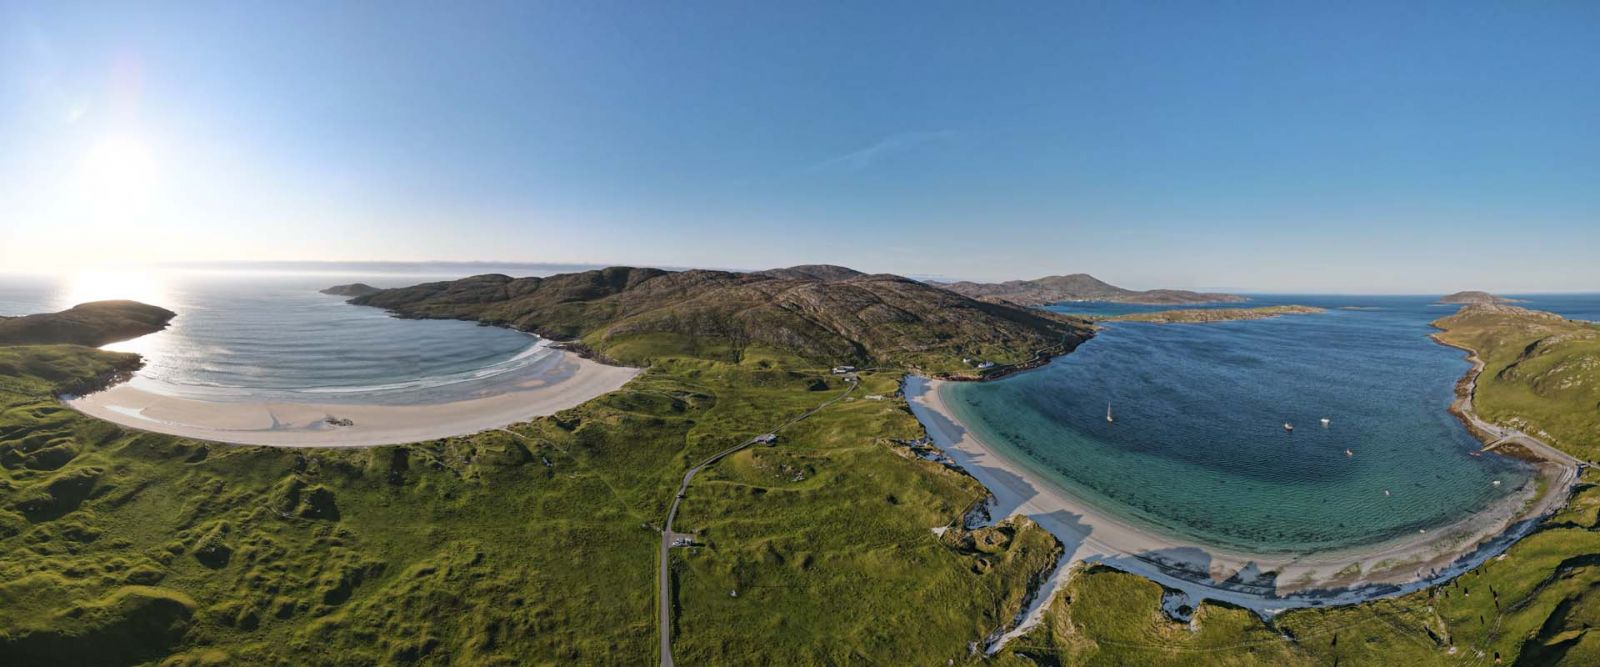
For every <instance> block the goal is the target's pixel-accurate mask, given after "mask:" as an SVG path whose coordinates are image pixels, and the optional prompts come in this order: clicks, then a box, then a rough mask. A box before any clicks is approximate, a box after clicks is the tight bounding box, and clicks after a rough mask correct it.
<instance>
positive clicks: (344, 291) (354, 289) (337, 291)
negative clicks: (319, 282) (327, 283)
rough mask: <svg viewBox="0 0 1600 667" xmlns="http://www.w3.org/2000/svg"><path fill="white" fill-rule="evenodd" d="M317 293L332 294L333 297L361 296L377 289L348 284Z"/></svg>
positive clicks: (365, 285) (363, 285)
mask: <svg viewBox="0 0 1600 667" xmlns="http://www.w3.org/2000/svg"><path fill="white" fill-rule="evenodd" d="M318 291H319V292H322V293H323V294H332V295H333V296H361V295H363V294H371V293H373V292H376V291H378V288H376V287H373V286H371V285H368V284H366V283H350V284H348V285H334V286H333V287H329V288H328V289H324V290H318Z"/></svg>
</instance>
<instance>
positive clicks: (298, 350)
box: [0, 271, 551, 404]
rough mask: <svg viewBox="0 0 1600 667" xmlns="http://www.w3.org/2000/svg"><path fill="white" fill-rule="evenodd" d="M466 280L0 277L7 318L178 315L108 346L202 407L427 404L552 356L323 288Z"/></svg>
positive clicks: (526, 341)
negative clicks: (157, 310) (132, 305)
mask: <svg viewBox="0 0 1600 667" xmlns="http://www.w3.org/2000/svg"><path fill="white" fill-rule="evenodd" d="M453 277H459V276H458V275H428V274H418V273H399V274H393V273H391V274H378V275H372V274H362V273H326V272H291V273H285V272H270V273H269V272H218V271H206V272H181V271H173V272H155V273H147V272H139V273H128V274H87V275H83V276H66V277H25V276H0V315H20V314H27V313H34V312H49V311H56V310H61V309H64V308H67V307H70V306H71V305H74V304H77V303H81V302H84V301H90V300H99V299H113V298H128V299H135V300H139V301H144V302H146V303H151V304H155V305H158V306H162V307H165V308H168V309H170V310H173V311H175V312H177V313H178V316H177V317H176V318H175V319H174V320H173V321H172V324H171V326H170V327H169V328H168V329H167V330H165V331H162V332H160V333H156V334H151V335H149V336H144V337H142V338H138V339H135V340H133V341H128V342H125V343H118V344H114V345H111V346H108V349H113V350H121V351H130V352H138V353H140V354H142V355H144V357H145V367H144V368H143V369H142V370H140V371H139V373H138V375H137V376H136V377H135V378H134V380H133V383H134V385H135V386H138V387H140V388H143V389H148V390H151V391H156V392H160V393H164V394H169V395H179V396H186V397H191V398H200V399H206V400H222V401H229V400H251V401H254V400H274V401H288V402H311V403H318V402H337V403H385V404H406V403H427V402H434V401H439V400H448V399H452V398H457V397H461V396H463V395H470V394H472V393H474V392H479V391H484V390H487V389H489V388H490V387H491V386H492V385H493V383H494V382H495V381H496V380H497V379H503V378H508V377H511V376H510V375H508V374H511V373H513V372H515V371H518V370H521V369H524V368H527V367H528V366H530V365H532V364H538V363H541V362H543V361H545V360H546V359H548V358H549V355H550V354H551V353H550V351H549V350H547V349H546V348H544V347H543V346H539V345H536V344H537V343H538V339H537V338H535V337H533V336H530V335H528V334H523V333H519V332H516V331H511V330H508V329H502V328H498V327H480V326H477V325H475V324H474V323H471V322H459V321H440V320H405V319H398V318H394V317H390V316H389V315H387V314H386V313H385V312H384V311H382V310H379V309H376V308H363V307H358V306H351V305H348V304H346V303H344V299H343V298H340V297H334V296H328V295H324V294H319V293H318V292H317V290H319V289H321V288H324V287H328V286H330V285H334V284H340V283H349V282H367V283H369V284H373V285H377V286H380V287H397V286H404V285H414V284H417V283H420V282H426V281H430V280H444V279H447V278H453Z"/></svg>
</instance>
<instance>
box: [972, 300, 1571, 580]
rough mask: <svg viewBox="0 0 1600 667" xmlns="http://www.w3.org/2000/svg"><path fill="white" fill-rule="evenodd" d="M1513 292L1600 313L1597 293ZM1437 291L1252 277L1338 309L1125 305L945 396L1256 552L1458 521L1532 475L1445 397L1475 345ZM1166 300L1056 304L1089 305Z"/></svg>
mask: <svg viewBox="0 0 1600 667" xmlns="http://www.w3.org/2000/svg"><path fill="white" fill-rule="evenodd" d="M1518 298H1521V299H1523V300H1525V303H1523V304H1521V305H1525V306H1527V307H1531V308H1540V309H1546V310H1551V311H1554V312H1557V313H1561V314H1563V315H1566V316H1568V317H1573V318H1578V319H1600V295H1525V296H1521V297H1518ZM1437 299H1438V297H1437V296H1427V297H1422V296H1416V297H1408V296H1327V295H1315V296H1310V295H1308V296H1293V295H1257V296H1254V297H1253V298H1252V302H1251V303H1249V304H1244V305H1248V306H1259V305H1273V304H1289V303H1297V304H1303V305H1310V306H1320V307H1323V308H1327V309H1328V310H1327V312H1326V313H1322V314H1315V315H1294V316H1285V317H1279V318H1274V319H1268V320H1253V321H1237V322H1222V323H1209V324H1168V325H1158V324H1145V323H1132V322H1129V323H1111V324H1108V325H1106V326H1105V327H1104V328H1103V329H1102V331H1101V332H1100V333H1099V334H1098V335H1097V336H1095V338H1093V339H1091V340H1090V341H1088V342H1087V343H1085V344H1084V345H1082V346H1081V347H1079V348H1078V349H1077V350H1076V351H1074V352H1073V353H1071V354H1069V355H1066V356H1064V357H1061V358H1059V359H1057V360H1055V361H1053V362H1052V363H1050V364H1048V365H1047V366H1045V367H1043V368H1040V369H1037V370H1034V371H1030V372H1026V373H1021V374H1018V375H1014V376H1011V377H1008V378H1005V379H1001V380H998V381H995V382H987V383H952V384H949V385H946V389H945V392H946V393H945V398H946V403H947V404H948V405H950V407H951V409H952V410H953V411H955V412H956V414H957V416H958V417H959V418H960V419H961V420H962V421H963V422H964V423H965V424H966V425H967V426H968V427H969V428H972V429H973V430H974V431H975V432H976V434H977V435H978V436H979V437H981V438H983V439H984V440H985V441H987V442H989V443H991V444H992V445H993V446H995V447H996V448H998V449H1000V450H1001V451H1002V453H1003V454H1005V455H1006V456H1007V457H1008V458H1011V459H1013V460H1016V461H1018V462H1020V463H1022V464H1024V465H1026V466H1028V467H1029V468H1031V469H1033V470H1035V471H1036V472H1039V473H1040V474H1041V475H1042V476H1043V477H1044V478H1046V479H1049V480H1051V481H1052V482H1054V483H1056V484H1057V485H1058V486H1059V487H1061V488H1062V489H1064V490H1066V491H1068V492H1069V493H1072V494H1073V495H1074V496H1077V497H1079V498H1081V499H1083V500H1085V501H1087V502H1090V503H1091V504H1094V505H1095V506H1097V507H1099V508H1100V509H1102V510H1104V511H1107V512H1109V513H1111V514H1114V515H1117V516H1119V517H1122V518H1124V519H1127V520H1129V521H1131V522H1133V523H1136V524H1140V525H1143V526H1145V527H1147V528H1151V529H1154V530H1157V531H1160V532H1165V533H1167V534H1172V535H1178V536H1182V537H1186V538H1189V539H1193V540H1196V541H1198V542H1201V543H1203V544H1209V545H1213V546H1218V547H1224V548H1231V549H1235V550H1242V551H1247V552H1254V553H1310V552H1316V551H1325V550H1336V549H1341V548H1346V547H1353V546H1359V545H1366V544H1374V543H1381V542H1384V541H1388V540H1391V539H1394V538H1398V537H1401V536H1403V535H1407V534H1414V533H1416V532H1417V531H1419V530H1425V529H1431V528H1436V527H1439V526H1442V525H1445V524H1448V523H1453V522H1455V521H1458V520H1461V519H1463V518H1465V517H1467V516H1470V515H1471V514H1473V513H1475V512H1477V511H1479V510H1481V509H1483V508H1484V507H1486V506H1488V505H1489V504H1491V503H1493V502H1495V501H1496V500H1500V499H1502V498H1504V497H1506V496H1507V495H1510V494H1515V493H1517V492H1518V491H1519V490H1521V489H1522V488H1523V486H1524V485H1526V484H1532V483H1534V481H1533V475H1532V470H1531V468H1530V466H1528V465H1527V464H1525V463H1522V462H1520V461H1515V460H1512V459H1508V458H1505V457H1501V456H1498V455H1493V454H1484V455H1481V456H1473V455H1471V452H1473V451H1475V450H1477V449H1478V448H1479V446H1480V445H1479V443H1478V442H1477V441H1476V440H1475V439H1474V438H1473V437H1472V436H1471V434H1469V433H1468V432H1467V431H1466V429H1465V428H1464V427H1463V426H1462V425H1461V424H1460V423H1459V422H1457V421H1456V419H1455V418H1454V417H1453V416H1451V415H1450V414H1449V413H1448V412H1447V408H1448V406H1449V404H1450V402H1451V400H1452V399H1453V397H1454V387H1455V383H1456V381H1457V379H1459V378H1460V377H1461V376H1462V375H1463V374H1464V373H1466V371H1467V370H1468V368H1469V364H1468V363H1467V361H1466V360H1465V356H1464V354H1463V353H1462V352H1461V351H1460V350H1456V349H1452V348H1448V347H1445V346H1442V345H1439V344H1437V343H1434V342H1433V341H1431V340H1430V339H1429V338H1428V334H1429V333H1430V332H1431V331H1432V329H1431V327H1430V326H1429V322H1431V321H1433V320H1435V319H1437V318H1439V317H1443V316H1446V315H1448V314H1450V313H1453V312H1455V307H1454V306H1442V305H1437V304H1436V303H1435V302H1436V301H1437ZM1237 305H1238V304H1222V305H1219V306H1213V307H1223V306H1237ZM1168 308H1169V307H1157V306H1135V305H1127V304H1108V303H1066V304H1059V305H1056V306H1052V307H1051V309H1052V310H1057V311H1060V312H1069V313H1083V314H1093V315H1113V314H1121V313H1126V312H1138V311H1151V310H1164V309H1168ZM1108 404H1109V405H1110V406H1111V409H1112V410H1113V412H1114V413H1115V421H1114V422H1111V423H1108V422H1107V421H1106V418H1105V416H1106V410H1107V405H1108ZM1323 418H1327V419H1328V420H1329V424H1328V426H1327V427H1323V426H1322V425H1321V422H1320V420H1321V419H1323ZM1285 422H1288V423H1292V424H1293V425H1294V426H1295V429H1294V430H1293V432H1286V431H1285V430H1284V428H1283V424H1284V423H1285ZM1347 450H1348V454H1347ZM1495 481H1499V482H1500V484H1498V485H1496V484H1495V483H1494V482H1495ZM1386 492H1387V493H1386Z"/></svg>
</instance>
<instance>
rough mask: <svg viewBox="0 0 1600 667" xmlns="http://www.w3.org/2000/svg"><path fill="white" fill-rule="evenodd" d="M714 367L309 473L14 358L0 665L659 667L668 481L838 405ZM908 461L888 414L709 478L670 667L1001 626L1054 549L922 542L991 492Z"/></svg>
mask: <svg viewBox="0 0 1600 667" xmlns="http://www.w3.org/2000/svg"><path fill="white" fill-rule="evenodd" d="M601 342H603V343H607V344H608V346H607V347H606V348H605V351H607V352H616V351H617V350H618V349H619V347H620V346H622V345H637V344H638V339H637V338H633V337H620V336H619V337H618V338H616V339H605V338H602V339H601ZM657 349H658V350H659V349H666V347H665V346H663V347H661V348H657ZM1025 352H1026V351H1025V350H1015V351H1014V353H1015V354H1017V355H1023V354H1025ZM622 353H623V354H626V351H625V350H624V352H622ZM709 356H710V358H697V357H695V356H693V355H690V354H679V355H677V356H666V355H665V354H661V355H660V356H657V357H655V361H654V363H653V364H652V365H651V367H650V369H649V370H648V372H646V373H645V374H644V375H642V376H641V377H640V378H638V379H636V380H635V381H633V382H631V383H630V384H628V385H627V386H626V387H625V388H624V389H623V390H621V391H618V392H615V393H612V394H608V395H606V396H603V397H601V398H599V399H596V400H594V401H591V402H589V403H587V404H584V405H583V406H580V407H578V408H576V409H573V410H568V411H565V412H562V413H560V414H558V415H555V416H553V417H550V418H544V419H538V420H535V421H532V422H529V423H525V424H519V425H514V426H512V427H510V428H508V429H506V430H505V431H490V432H486V433H481V434H478V435H474V436H470V437H463V438H450V439H445V440H439V441H433V442H427V443H419V444H414V445H404V446H392V447H378V448H371V449H358V450H305V449H276V448H267V447H238V446H227V445H217V444H210V443H203V442H196V441H191V440H185V439H181V438H175V437H170V436H165V435H157V434H149V433H139V432H135V431H131V430H127V429H123V428H120V427H118V426H115V425H112V424H108V423H105V422H100V421H96V420H93V419H89V418H86V417H84V416H82V415H80V414H78V413H76V412H74V411H72V410H70V409H68V408H66V407H64V406H63V405H62V404H60V403H59V402H58V401H56V400H55V398H54V394H55V393H57V392H58V391H61V390H62V388H63V387H67V386H72V385H75V384H79V383H82V382H85V381H87V380H89V379H94V378H99V377H103V376H105V375H107V374H109V373H114V372H117V371H119V370H120V371H126V370H127V369H128V368H129V367H130V365H132V364H136V363H137V358H136V357H132V356H131V355H121V354H113V353H107V352H102V351H98V350H94V349H91V348H86V347H77V346H22V347H0V367H3V368H5V369H6V370H7V373H6V376H5V378H4V383H3V385H0V664H28V665H52V664H62V665H81V664H95V665H121V664H157V663H160V664H170V665H189V664H195V665H199V664H295V665H345V664H349V665H370V664H491V665H492V664H504V665H522V664H597V665H606V664H615V665H638V664H648V663H650V662H652V661H653V660H654V659H655V657H656V656H655V646H656V637H657V635H656V623H655V622H656V618H655V613H654V609H655V607H654V602H655V592H656V580H655V571H656V549H657V546H658V544H659V533H658V532H656V530H655V529H654V527H653V526H655V525H657V524H659V522H660V521H661V520H662V518H663V515H664V514H665V511H666V506H667V503H668V502H669V501H670V500H671V498H672V494H673V489H674V488H675V485H676V483H677V481H678V480H679V479H680V478H681V476H682V474H683V472H684V470H685V469H686V468H687V467H688V466H689V465H691V462H693V461H698V460H701V459H703V458H704V457H706V456H707V455H709V454H710V453H712V452H715V451H720V450H722V449H724V448H726V447H728V446H729V445H731V444H733V443H737V442H741V441H743V440H745V439H747V438H749V437H751V436H753V435H756V434H759V433H762V432H764V431H765V430H766V429H768V428H770V427H771V426H772V425H774V424H777V423H781V422H783V421H785V420H787V419H788V418H789V417H792V416H793V415H796V414H799V413H801V412H803V411H805V410H807V409H809V408H811V407H813V406H815V405H817V404H819V403H821V402H822V401H824V400H826V399H828V398H831V397H833V396H835V395H837V394H838V393H839V392H841V391H843V389H844V384H843V382H842V381H841V380H839V379H838V378H837V377H834V376H833V375H832V374H831V373H829V372H828V369H827V367H826V366H824V365H819V364H817V363H815V362H812V361H809V360H806V359H802V358H800V357H797V356H795V355H794V354H793V353H792V352H790V351H787V350H783V349H774V348H771V347H768V346H764V345H760V344H756V343H751V344H747V345H745V346H744V347H742V348H741V350H740V354H738V355H737V357H738V358H737V360H730V359H729V358H728V357H727V356H726V355H723V354H720V353H719V354H713V355H709ZM898 378H899V375H898V373H893V372H888V373H881V374H867V375H865V376H864V377H863V380H862V382H863V387H862V389H861V390H859V393H860V394H862V395H866V394H889V395H892V394H893V393H894V392H895V390H896V385H897V382H898ZM918 435H920V426H918V425H917V423H916V421H915V419H914V418H912V417H911V415H910V414H909V412H908V411H907V410H906V408H905V405H904V403H903V402H902V401H898V400H884V401H868V400H847V401H843V402H840V403H839V404H837V405H836V406H835V407H832V408H829V409H828V410H826V411H824V412H822V413H819V414H818V415H817V416H815V417H813V418H812V419H810V420H807V421H804V422H801V423H799V424H798V425H796V426H795V427H793V428H791V429H788V430H785V431H784V432H783V434H782V441H781V443H780V444H779V445H778V446H776V447H772V448H761V449H758V450H752V451H747V452H744V453H741V454H739V455H737V456H734V457H732V458H730V459H729V460H727V461H725V462H724V463H722V464H719V465H718V466H717V467H715V468H713V469H711V470H709V471H708V472H707V473H706V474H704V475H702V477H701V478H700V479H698V480H697V481H696V483H695V485H693V486H691V487H690V489H689V492H688V498H687V500H686V501H685V505H684V508H683V513H682V514H681V515H680V518H679V524H678V526H679V529H680V530H693V531H696V532H697V533H698V534H700V535H701V536H702V538H703V539H704V541H705V545H704V546H702V547H698V548H695V549H692V550H675V551H674V561H673V563H672V571H673V573H674V574H673V576H674V580H675V582H676V590H677V591H678V597H677V600H676V605H675V606H676V609H677V613H676V614H675V621H676V624H677V628H678V632H677V635H676V638H677V643H676V646H677V647H678V650H679V651H680V659H681V660H683V662H684V664H691V662H693V663H700V664H759V663H769V664H776V663H781V664H806V663H840V662H873V663H886V662H905V661H909V662H912V663H919V664H943V663H944V662H945V661H946V660H963V659H964V658H965V656H967V655H968V643H969V642H973V641H978V640H980V639H981V638H982V637H983V636H985V635H987V634H989V633H991V632H993V631H994V630H995V629H997V628H999V627H1001V626H1003V625H1004V624H1006V623H1007V622H1009V621H1010V620H1011V619H1012V618H1014V617H1015V615H1016V614H1017V612H1018V611H1019V610H1020V608H1021V604H1022V600H1023V599H1024V598H1025V596H1026V593H1027V590H1028V587H1029V583H1030V582H1031V581H1032V580H1033V578H1035V577H1037V576H1038V575H1039V574H1040V573H1041V572H1042V571H1044V570H1045V569H1046V568H1047V566H1048V565H1049V564H1051V563H1053V562H1054V559H1055V558H1056V556H1057V554H1058V553H1059V546H1058V545H1057V544H1056V543H1055V541H1054V539H1053V538H1051V537H1050V536H1049V535H1048V534H1046V533H1044V532H1043V531H1041V530H1040V529H1038V528H1037V527H1034V526H1032V525H1031V524H1027V523H1023V524H1018V525H1003V526H999V527H995V528H991V529H986V530H982V531H970V532H969V531H964V530H960V529H959V528H956V529H952V530H949V531H947V532H945V533H944V536H943V537H942V538H941V537H939V536H937V535H935V533H934V532H933V530H932V529H933V528H936V527H947V526H952V525H955V524H959V520H960V518H961V517H962V515H963V514H964V513H965V511H966V510H967V509H968V508H969V507H970V506H972V505H973V504H974V503H977V502H978V501H980V500H981V499H982V498H983V497H984V495H985V492H984V490H983V489H982V488H981V487H980V486H979V485H978V484H976V483H975V482H974V481H972V480H971V479H970V478H968V477H966V476H964V475H961V474H958V473H956V472H954V471H951V470H949V469H947V468H944V467H943V466H941V465H939V464H936V463H933V462H929V461H924V460H921V459H917V458H915V457H912V456H908V455H906V453H905V452H904V450H903V449H901V448H898V447H896V446H894V445H893V444H892V442H891V440H892V439H896V438H914V437H917V436H918ZM734 590H737V591H739V593H740V595H739V596H738V597H732V596H728V595H727V593H728V592H729V591H734ZM917 609H924V610H927V609H937V610H939V611H938V613H937V614H934V615H932V616H928V615H924V614H920V613H910V612H909V610H917Z"/></svg>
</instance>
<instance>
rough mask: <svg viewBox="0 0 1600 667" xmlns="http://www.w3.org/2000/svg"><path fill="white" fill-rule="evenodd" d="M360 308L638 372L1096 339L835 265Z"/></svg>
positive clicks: (545, 282)
mask: <svg viewBox="0 0 1600 667" xmlns="http://www.w3.org/2000/svg"><path fill="white" fill-rule="evenodd" d="M822 269H833V270H832V271H823V270H822ZM351 303H355V304H359V305H367V306H376V307H380V308H387V309H389V310H392V311H394V312H396V313H399V314H401V315H404V316H408V317H435V318H458V319H473V320H479V321H483V322H489V323H493V324H501V325H506V326H512V327H515V328H518V329H522V330H525V331H532V332H535V333H538V334H540V335H542V336H546V337H549V338H553V339H556V340H573V339H576V340H579V341H581V342H582V343H583V344H584V345H586V346H588V347H589V348H591V349H594V350H597V351H599V352H601V353H603V354H604V355H606V356H608V357H611V358H613V359H619V360H623V361H627V362H630V363H636V364H644V363H649V362H651V361H653V360H655V359H659V358H666V357H672V356H680V355H686V356H693V357H697V358H710V359H719V360H724V361H737V360H739V359H740V358H741V356H742V355H743V354H744V351H745V350H746V349H748V348H750V347H752V346H762V347H768V348H773V349H779V350H784V351H786V352H787V353H790V354H794V355H797V356H799V357H802V358H804V359H807V360H813V361H818V362H823V363H856V364H869V363H870V364H881V365H894V366H902V367H914V368H918V369H921V370H923V371H925V372H929V373H947V372H953V371H960V370H963V369H964V368H966V366H965V365H964V364H962V363H961V362H960V359H961V358H962V357H979V358H984V359H989V360H993V361H995V362H996V363H999V364H1005V363H1018V362H1022V361H1026V360H1027V359H1029V358H1030V357H1031V355H1032V354H1033V352H1034V351H1036V350H1041V349H1045V348H1058V349H1063V350H1070V349H1071V348H1072V347H1074V346H1076V345H1077V343H1078V342H1081V341H1082V340H1084V339H1086V338H1087V337H1088V335H1089V331H1090V327H1089V326H1088V324H1087V323H1085V322H1083V321H1082V320H1078V319H1075V318H1069V317H1064V316H1059V315H1055V314H1052V313H1047V312H1044V311H1039V310H1033V309H1028V308H1020V307H1017V306H1013V305H1009V304H997V303H987V302H982V301H976V300H973V299H969V298H967V297H963V296H961V295H958V294H955V293H953V292H949V291H946V290H943V289H939V288H936V287H932V286H929V285H925V284H923V283H919V282H916V281H914V280H908V279H905V278H901V277H898V276H888V275H859V274H855V272H850V271H849V270H848V269H842V268H840V267H794V268H791V269H780V270H775V271H771V272H761V273H731V272H727V271H679V272H669V271H661V270H659V269H636V268H627V267H613V268H609V269H602V270H598V271H585V272H583V273H569V274H562V275H557V276H550V277H548V278H510V277H508V276H503V275H484V276H475V277H472V278H465V279H462V280H456V281H450V282H441V283H429V284H425V285H417V286H415V287H408V288H402V289H393V290H384V291H381V292H376V293H373V294H368V295H364V296H359V297H356V298H354V299H351Z"/></svg>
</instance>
